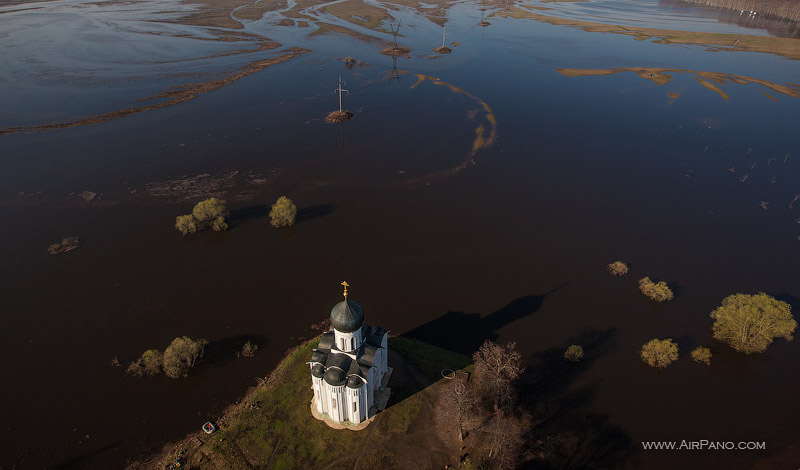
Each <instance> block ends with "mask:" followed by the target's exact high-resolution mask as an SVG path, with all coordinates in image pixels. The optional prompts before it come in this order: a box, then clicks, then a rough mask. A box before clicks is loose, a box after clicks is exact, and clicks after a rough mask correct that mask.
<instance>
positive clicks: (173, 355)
mask: <svg viewBox="0 0 800 470" xmlns="http://www.w3.org/2000/svg"><path fill="white" fill-rule="evenodd" d="M206 344H208V341H206V340H205V339H196V340H195V339H191V338H189V337H188V336H181V337H179V338H175V339H174V340H172V343H170V345H169V346H167V349H166V350H164V356H163V367H164V373H165V374H167V376H168V377H172V378H173V379H177V378H179V377H186V376H188V375H189V369H191V368H192V367H194V364H195V362H196V361H197V359H198V358H200V357H203V351H204V349H205V346H206Z"/></svg>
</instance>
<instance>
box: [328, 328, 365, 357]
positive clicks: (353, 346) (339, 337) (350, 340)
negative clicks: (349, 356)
mask: <svg viewBox="0 0 800 470" xmlns="http://www.w3.org/2000/svg"><path fill="white" fill-rule="evenodd" d="M333 337H334V341H335V345H336V348H337V349H339V350H340V351H343V352H347V353H349V352H353V351H355V350H357V349H358V348H360V347H361V343H362V342H363V338H362V335H361V328H359V329H358V330H356V331H354V332H352V333H345V332H343V331H339V330H337V329H336V328H334V329H333Z"/></svg>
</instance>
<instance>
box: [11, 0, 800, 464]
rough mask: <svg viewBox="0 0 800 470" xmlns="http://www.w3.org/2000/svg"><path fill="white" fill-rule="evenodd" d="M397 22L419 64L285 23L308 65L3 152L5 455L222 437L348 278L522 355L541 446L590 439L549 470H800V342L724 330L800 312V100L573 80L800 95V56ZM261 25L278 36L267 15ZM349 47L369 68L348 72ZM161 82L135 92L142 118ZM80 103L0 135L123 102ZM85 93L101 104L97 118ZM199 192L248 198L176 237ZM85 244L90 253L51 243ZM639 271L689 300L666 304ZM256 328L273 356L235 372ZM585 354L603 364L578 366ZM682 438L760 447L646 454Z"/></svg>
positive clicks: (409, 15) (438, 340)
mask: <svg viewBox="0 0 800 470" xmlns="http://www.w3.org/2000/svg"><path fill="white" fill-rule="evenodd" d="M654 4H655V5H654V6H653V8H656V7H657V2H654ZM671 8H672V7H671ZM393 14H394V15H396V17H399V18H402V19H403V24H404V25H408V30H407V31H405V35H404V37H403V38H402V41H401V42H402V44H404V45H408V46H409V47H411V48H412V53H411V55H410V57H408V58H395V64H396V69H397V70H401V71H408V72H409V73H399V74H398V73H392V69H393V68H392V66H393V60H392V58H391V57H387V56H384V55H381V54H380V49H381V48H382V47H383V45H382V44H371V43H364V42H359V41H357V40H355V39H352V38H349V37H347V36H344V35H327V36H324V37H315V38H306V37H305V34H308V32H305V33H303V34H302V35H301V34H299V33H298V32H297V30H298V29H302V28H287V27H285V26H282V27H280V28H284V30H280V31H286V32H284V33H282V32H280V31H278V30H277V29H276V30H275V31H274V33H275V34H273V35H272V36H275V39H277V40H278V41H279V42H282V43H284V45H285V46H287V47H288V46H300V47H306V48H308V49H310V50H312V51H314V52H312V53H310V54H307V55H304V56H301V57H297V58H294V59H292V60H291V61H288V62H286V63H283V64H280V65H277V66H274V67H270V68H267V69H265V70H263V71H260V72H257V73H254V74H252V75H249V76H246V77H244V78H242V79H241V80H238V81H236V82H233V83H231V84H229V85H226V86H224V87H221V88H219V89H217V90H215V91H213V92H210V93H207V94H203V95H201V96H199V97H198V98H196V99H194V100H192V101H189V102H186V103H183V104H180V105H177V106H172V107H168V108H163V109H157V110H153V111H149V112H145V113H140V114H137V115H134V116H130V117H127V118H125V119H120V120H115V121H110V122H105V123H100V124H96V125H91V126H83V127H76V128H71V129H63V130H55V131H49V132H38V133H27V134H26V133H18V134H11V135H5V136H2V137H0V165H2V166H1V167H0V168H2V172H0V217H1V218H2V220H3V222H4V223H3V229H2V230H0V259H3V265H2V266H3V269H2V270H0V299H2V328H0V356H1V357H3V358H4V359H3V366H4V369H5V371H6V378H5V380H4V381H3V383H4V386H3V387H2V389H0V403H2V404H3V405H2V418H3V426H2V434H0V437H1V438H2V442H3V445H2V446H0V449H2V450H0V467H2V468H86V469H95V468H98V469H99V468H121V467H123V466H124V464H125V462H126V461H128V460H129V459H133V458H135V457H136V456H138V455H141V454H142V453H148V452H152V451H154V450H157V449H159V448H160V446H161V445H163V443H165V442H167V441H169V440H172V439H177V438H179V437H181V436H183V435H184V434H185V433H187V432H189V431H193V430H196V429H198V427H199V426H200V425H202V423H203V422H204V421H206V420H208V419H212V418H214V417H215V416H217V415H218V413H219V412H220V411H221V410H222V409H223V408H224V407H225V406H226V405H227V404H229V403H232V402H234V401H235V400H237V397H240V396H241V395H242V394H243V393H244V391H245V390H246V388H247V387H249V386H252V385H255V384H256V378H257V377H263V376H265V375H267V374H268V373H269V371H270V370H271V368H272V367H273V366H274V365H275V364H276V363H277V362H278V361H279V360H280V358H281V357H282V355H283V353H284V352H285V351H286V350H287V349H288V348H290V347H291V346H293V345H295V344H297V343H298V342H299V341H300V340H301V338H308V337H310V336H311V335H313V334H314V333H313V331H312V330H311V329H310V328H309V326H310V325H311V324H313V323H315V322H317V321H319V320H320V319H322V318H324V317H326V316H327V315H328V314H329V312H330V308H331V307H332V306H333V305H334V304H335V303H336V302H338V300H339V298H340V286H339V283H340V282H342V280H347V282H348V283H349V284H350V285H351V288H350V294H351V296H352V298H353V299H355V300H356V301H358V302H359V303H360V304H361V305H362V306H363V307H364V310H365V314H366V316H367V321H368V322H370V323H374V324H377V325H380V326H382V327H384V328H386V329H389V330H391V332H392V333H393V334H409V335H412V336H416V337H420V338H423V339H426V340H427V341H430V342H431V343H434V344H437V345H441V346H446V347H449V348H452V349H454V350H457V351H460V352H464V353H467V354H469V353H470V352H471V351H473V350H474V349H475V348H476V347H477V346H478V345H479V344H480V342H481V341H483V340H485V339H495V340H498V341H503V342H505V341H516V342H517V344H518V347H519V349H520V350H521V352H522V353H523V358H524V361H525V364H526V367H527V373H526V375H525V377H524V378H523V380H522V383H521V396H520V399H521V403H523V404H524V405H525V406H526V407H527V408H528V409H530V410H531V411H532V412H534V414H535V416H537V419H539V420H540V421H539V424H538V425H537V428H536V432H537V433H539V435H548V434H549V435H557V434H561V435H563V434H564V433H569V434H573V435H576V436H577V437H578V438H580V439H583V441H582V442H583V443H584V444H583V445H582V446H581V447H580V448H579V450H578V451H577V452H575V453H574V454H573V455H571V456H560V457H558V459H556V460H554V462H555V463H554V465H553V466H554V467H555V468H624V467H627V468H646V469H649V468H655V469H666V468H698V469H700V468H732V469H739V468H751V467H753V466H755V465H765V467H762V468H781V465H783V464H784V463H788V464H789V465H790V466H789V467H787V468H794V467H791V465H794V466H795V467H796V462H797V461H798V458H800V457H799V456H800V447H799V446H800V425H798V418H800V408H798V407H797V406H796V401H797V397H798V396H800V378H798V376H797V374H796V364H797V361H798V360H800V348H799V347H798V343H797V342H796V341H794V342H786V341H783V340H779V341H776V342H775V343H774V344H773V345H771V346H770V348H769V349H768V350H767V352H766V353H764V354H761V355H754V356H746V355H743V354H740V353H737V352H735V351H733V350H732V349H730V348H729V347H727V346H726V345H724V344H721V343H719V342H717V341H715V340H713V339H712V338H711V319H710V317H709V313H710V312H711V311H712V310H713V309H714V308H715V307H716V306H717V305H719V303H720V301H721V300H722V299H723V298H724V297H725V296H726V295H729V294H732V293H735V292H747V293H755V292H758V291H764V292H767V293H769V294H771V295H774V296H776V297H778V298H780V299H783V300H786V301H787V302H789V303H791V305H792V307H793V311H794V313H795V317H797V312H798V311H800V287H798V286H800V270H798V269H797V266H798V261H800V239H799V238H798V237H800V224H799V223H798V222H797V221H796V219H798V218H800V201H798V202H796V203H795V205H794V206H792V207H791V208H790V203H791V201H792V199H793V198H794V195H795V194H797V193H800V187H798V184H797V183H798V181H800V153H799V152H798V148H800V135H799V134H798V133H797V132H796V129H795V127H796V122H797V116H798V115H800V114H798V111H800V100H798V99H797V98H795V97H792V96H788V95H780V94H776V93H774V92H772V91H771V90H770V89H769V88H766V87H763V86H761V85H758V84H756V83H749V84H737V83H734V82H727V83H724V84H718V85H717V86H719V87H720V88H721V89H722V90H723V91H724V92H725V93H726V95H727V96H728V98H729V99H728V100H725V99H723V98H722V97H721V96H720V94H718V93H715V92H713V91H711V90H708V89H706V88H704V87H703V86H702V85H701V84H699V83H698V82H697V81H696V80H695V78H694V75H693V74H690V73H676V74H674V76H673V77H672V79H671V81H670V82H669V83H667V84H664V85H658V84H657V83H655V82H653V81H652V80H645V79H642V77H639V76H636V75H634V74H629V73H619V74H614V75H605V76H584V77H580V76H578V77H568V76H564V75H562V74H560V73H558V71H557V69H604V70H605V69H609V70H610V69H615V68H630V67H653V68H659V69H680V70H698V71H713V72H719V73H724V74H732V75H741V76H747V77H753V78H756V79H760V80H765V81H768V82H772V83H778V84H791V83H795V84H796V83H798V78H797V77H798V76H800V65H799V64H798V63H797V62H795V61H790V60H786V59H782V58H780V57H777V56H771V55H768V54H753V53H745V52H734V53H720V52H716V53H715V52H710V51H706V50H705V48H703V47H694V46H680V45H664V44H656V43H652V42H648V41H635V40H634V39H633V38H631V37H627V36H619V35H608V34H599V33H591V32H585V31H581V30H578V29H573V28H567V27H560V26H554V25H549V24H543V23H542V24H540V23H536V22H533V21H529V20H515V19H511V18H505V19H501V18H495V17H491V18H490V21H491V22H492V23H493V24H492V26H491V27H489V28H486V29H483V28H480V27H479V26H477V23H478V22H479V21H480V19H481V12H480V11H479V10H478V9H477V6H476V5H458V6H455V7H453V8H452V9H451V10H450V11H449V12H448V23H447V24H448V29H447V35H448V38H449V39H448V42H449V41H450V38H451V39H452V41H459V42H460V43H461V45H459V46H457V47H453V48H452V49H453V51H452V53H451V54H449V55H448V56H446V57H444V58H436V59H431V58H429V57H428V56H429V55H430V54H432V49H433V48H434V47H437V46H439V45H441V28H440V27H439V26H438V25H436V24H435V23H433V22H431V21H429V20H427V19H425V18H424V17H422V16H419V14H418V13H417V12H414V11H412V10H405V9H403V10H400V11H397V12H393ZM637 14H638V13H637ZM325 20H326V21H328V20H331V19H330V18H325ZM6 21H8V20H6ZM43 21H44V20H43ZM331 21H332V20H331ZM1 27H3V26H0V28H1ZM247 28H248V29H249V30H250V31H253V30H256V29H258V28H261V29H262V31H261V32H263V33H264V34H266V35H267V36H270V33H269V32H267V31H268V30H269V31H271V30H270V29H269V28H271V26H270V25H269V24H266V23H264V22H254V23H249V24H248V26H247ZM275 28H278V27H277V26H276V27H275ZM359 31H361V30H359ZM362 32H363V31H362ZM281 34H285V35H286V36H285V37H281V36H280V35H281ZM373 34H376V35H380V33H374V32H373ZM272 36H270V37H272ZM381 38H382V39H383V40H387V39H391V36H390V35H386V34H384V35H383V36H381ZM288 40H292V41H293V42H291V43H290V42H288ZM344 56H353V57H354V58H356V59H361V60H364V61H365V62H367V63H368V64H370V65H368V66H367V65H363V66H361V67H354V68H347V67H345V65H344V63H343V62H342V61H341V60H338V59H337V58H339V57H344ZM235 57H238V56H235ZM255 58H262V56H261V55H258V56H256V57H255ZM226 60H228V61H229V62H225V63H224V64H223V65H225V66H226V67H227V70H236V69H237V68H238V66H239V65H240V64H239V62H237V61H238V60H240V59H239V58H236V59H231V58H228V59H226ZM241 60H242V61H245V59H241ZM193 67H194V66H193ZM220 67H221V68H220V70H222V69H223V68H225V67H222V66H221V65H220ZM215 70H216V69H215ZM217 71H218V70H217ZM123 73H124V72H123ZM417 74H418V75H421V76H426V77H435V78H436V79H438V83H437V81H436V80H433V79H424V80H421V81H420V80H419V79H418V77H417ZM339 75H341V76H342V78H343V80H344V81H345V84H346V85H345V86H346V88H347V89H349V91H350V93H349V94H348V95H346V96H345V97H344V100H345V108H347V109H349V110H350V111H352V112H353V113H354V117H353V118H352V119H351V120H349V121H348V122H346V123H345V124H344V125H342V126H340V125H332V124H327V123H325V122H324V117H325V116H326V115H327V113H328V112H330V111H332V110H334V109H337V106H338V99H337V97H336V95H335V94H333V93H332V91H333V89H334V88H335V87H336V84H337V82H338V77H339ZM169 80H170V81H169V83H168V85H169V86H171V85H172V84H173V81H172V80H174V77H173V78H170V79H169ZM15 83H16V84H15V85H14V86H15V87H17V88H14V90H20V92H21V93H22V92H26V93H28V92H29V93H33V92H34V91H35V90H32V89H28V88H27V87H28V86H33V85H31V84H26V83H21V82H20V83H17V82H15ZM114 83H117V82H114ZM159 83H161V82H159V81H158V80H156V81H153V82H149V81H148V82H147V86H143V87H142V88H141V89H135V90H133V89H129V90H128V92H129V96H130V97H131V98H130V99H128V100H127V101H126V100H124V99H121V101H124V102H125V103H123V105H124V104H129V103H130V102H131V101H133V100H134V98H133V97H135V96H139V94H141V96H151V95H152V91H153V89H156V88H158V84H159ZM59 86H60V85H57V84H53V83H48V85H47V88H48V89H51V90H58V89H59V88H58V87H59ZM64 87H65V88H63V89H64V90H66V89H67V85H64ZM101 88H102V87H101ZM123 88H124V87H123ZM134 88H135V87H134ZM77 90H78V91H75V93H73V94H68V95H65V98H64V102H63V103H61V104H59V101H58V100H55V101H52V102H51V105H50V106H52V107H51V108H49V110H48V111H47V112H46V113H44V112H37V113H33V114H35V115H27V114H25V113H24V104H25V100H24V99H22V98H20V97H19V96H17V97H14V98H13V100H12V99H11V98H9V100H10V101H8V103H11V104H13V105H14V106H12V107H6V108H5V109H4V110H3V114H2V117H3V122H4V123H5V124H7V125H9V126H10V125H17V124H20V123H22V124H25V123H29V122H36V123H41V122H46V121H47V120H48V119H50V120H52V121H57V120H59V119H61V118H62V117H64V116H74V115H87V114H93V113H102V112H106V111H107V110H108V107H109V103H108V102H107V101H106V100H105V99H104V95H103V94H102V93H101V94H99V95H95V94H93V92H92V87H89V88H85V89H84V88H78V89H77ZM137 93H138V94H137ZM764 93H768V94H770V95H771V96H772V98H774V99H769V98H768V97H765V96H764ZM32 96H33V95H32ZM83 96H92V97H93V98H92V99H88V100H87V101H86V102H85V103H82V104H81V106H80V108H79V109H78V108H75V107H74V103H75V102H76V101H80V100H79V99H78V98H80V97H83ZM126 96H128V95H126ZM34 101H35V100H34ZM484 104H485V106H484ZM42 109H44V108H42ZM489 116H491V118H490V117H489ZM16 117H19V119H16ZM15 119H16V120H15ZM493 123H496V127H494V128H493V127H492V126H493ZM479 128H480V129H482V130H481V131H478V129H479ZM493 131H494V135H495V137H494V139H493V140H491V141H490V139H489V135H491V133H492V132H493ZM479 134H480V135H482V138H483V139H484V140H483V141H482V142H483V144H484V145H477V144H476V136H477V135H479ZM203 175H207V176H203ZM170 182H172V183H170ZM180 182H183V183H182V184H180ZM82 192H90V193H94V194H95V196H94V197H93V198H91V200H89V201H86V200H85V198H84V197H81V193H82ZM200 194H213V195H219V196H221V197H224V198H226V199H227V200H228V206H229V208H230V210H231V223H230V225H231V228H230V229H229V230H228V231H227V232H224V233H213V232H203V233H198V234H195V235H191V236H188V237H183V236H181V235H180V233H178V232H177V231H176V230H175V229H174V228H173V224H174V218H175V216H177V215H180V214H184V213H187V212H189V211H190V210H191V207H192V205H193V203H194V202H196V201H197V200H198V199H199V198H200V196H199V195H200ZM280 195H287V196H289V197H290V198H292V199H293V200H294V201H295V203H296V204H297V206H298V208H299V220H298V223H297V224H296V225H295V226H294V227H291V228H284V229H279V230H277V229H274V228H272V227H271V226H270V225H269V223H268V217H267V215H266V214H267V212H268V206H269V204H271V203H272V202H274V200H275V199H276V198H277V197H278V196H280ZM83 196H86V197H87V198H88V194H87V193H83ZM762 202H766V203H767V204H766V207H767V209H766V210H765V209H763V208H762V206H763V205H762V204H761V203H762ZM68 236H79V237H80V238H81V242H82V245H81V247H80V248H78V249H76V250H72V251H70V252H67V253H62V254H58V255H50V254H48V252H47V247H48V245H50V244H51V243H55V242H57V241H59V240H61V238H63V237H68ZM618 259H619V260H623V261H625V262H627V263H629V265H630V266H631V272H630V273H629V274H628V275H627V276H625V277H622V278H616V277H612V276H611V275H610V274H609V273H608V272H607V271H606V265H607V264H608V263H609V262H611V261H615V260H618ZM644 276H650V277H651V278H654V279H658V280H665V281H667V282H668V283H669V284H670V285H671V286H673V289H674V290H675V293H676V297H675V299H674V300H672V301H670V302H669V303H666V304H663V305H661V304H659V305H656V304H653V303H651V302H649V301H648V300H647V299H645V298H644V297H643V296H642V295H641V294H640V293H639V292H638V289H637V285H636V281H637V280H638V279H639V278H641V277H644ZM181 335H188V336H190V337H192V338H201V337H202V338H206V339H207V340H209V341H210V345H209V347H208V355H207V356H206V358H205V359H204V360H203V361H201V363H200V364H199V365H198V366H197V367H196V368H195V369H193V370H192V371H191V373H190V376H189V377H188V378H187V379H182V380H171V379H168V378H166V377H163V376H160V377H154V378H142V379H135V378H130V377H126V376H125V375H124V368H125V367H124V366H126V365H127V364H128V363H129V362H130V361H132V360H134V359H136V358H137V357H138V356H139V355H140V354H141V353H142V352H143V351H144V350H146V349H150V348H162V349H163V348H165V347H166V346H167V345H168V344H169V342H170V341H171V340H172V339H173V338H175V337H176V336H181ZM652 338H673V339H674V340H675V341H676V342H677V343H678V344H679V346H680V352H681V357H680V359H679V360H678V361H677V362H676V363H675V364H673V365H671V366H670V367H669V368H667V369H665V370H653V369H650V368H648V367H647V366H645V365H643V364H642V363H641V361H640V359H639V357H638V350H639V348H640V347H641V345H642V344H644V343H645V342H647V341H649V340H650V339H652ZM247 340H251V341H254V342H255V343H257V344H258V345H259V346H260V350H259V352H258V354H256V355H255V357H254V358H236V357H235V352H236V350H237V349H239V348H240V347H241V345H242V344H244V342H245V341H247ZM574 342H578V343H581V344H583V345H584V348H585V350H586V354H587V355H586V359H585V360H584V362H583V363H581V365H579V366H577V367H573V368H566V367H565V366H564V364H563V360H561V358H560V355H561V353H562V351H563V349H564V348H566V346H568V345H569V344H572V343H574ZM696 345H705V346H708V347H710V348H711V350H712V353H713V354H714V357H713V361H712V364H711V365H710V366H705V365H702V364H696V363H693V362H692V361H691V360H690V359H689V356H688V352H689V351H690V350H691V349H692V348H694V347H695V346H696ZM115 357H116V358H118V359H119V361H120V362H121V363H122V364H123V367H113V366H111V360H112V359H113V358H115ZM684 439H685V440H701V439H707V440H711V441H732V442H739V441H745V442H747V441H758V442H765V443H766V449H765V450H758V451H711V450H705V451H699V450H697V451H646V450H643V449H642V445H641V442H642V441H660V440H669V441H679V442H680V441H681V440H684ZM559 459H560V460H559ZM769 465H773V466H777V467H769ZM15 466H16V467H15Z"/></svg>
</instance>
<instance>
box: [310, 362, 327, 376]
mask: <svg viewBox="0 0 800 470" xmlns="http://www.w3.org/2000/svg"><path fill="white" fill-rule="evenodd" d="M311 375H313V376H314V377H316V378H318V379H321V378H322V376H323V375H325V366H323V365H322V364H314V367H312V368H311Z"/></svg>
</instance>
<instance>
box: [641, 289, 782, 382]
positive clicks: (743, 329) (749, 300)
mask: <svg viewBox="0 0 800 470" xmlns="http://www.w3.org/2000/svg"><path fill="white" fill-rule="evenodd" d="M711 318H713V319H714V325H713V326H712V330H713V331H714V339H717V340H719V341H722V342H724V343H727V344H728V345H729V346H730V347H732V348H734V349H736V350H737V351H741V352H743V353H746V354H752V353H760V352H764V351H766V350H767V347H768V346H769V345H770V344H772V341H773V340H774V339H775V338H784V339H785V340H787V341H791V340H792V339H793V336H792V333H794V330H795V329H796V328H797V321H796V320H795V319H794V317H793V316H792V308H791V306H790V305H789V304H788V303H786V302H783V301H781V300H778V299H776V298H774V297H772V296H770V295H767V294H765V293H763V292H759V293H758V294H754V295H749V294H733V295H729V296H728V297H725V299H723V300H722V305H720V306H719V307H717V308H716V309H715V310H714V311H713V312H711ZM639 354H640V356H641V358H642V361H644V362H645V363H646V364H647V365H649V366H652V367H658V368H663V367H667V366H668V365H670V364H671V363H672V362H673V361H675V360H677V359H678V345H677V344H675V343H674V342H673V341H672V339H653V340H650V341H649V342H647V343H646V344H644V345H643V346H642V349H641V351H640V352H639ZM691 357H692V360H694V361H695V362H703V363H705V364H711V357H712V355H711V350H710V349H708V348H707V347H705V346H698V347H697V348H695V349H694V350H693V351H692V352H691Z"/></svg>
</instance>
